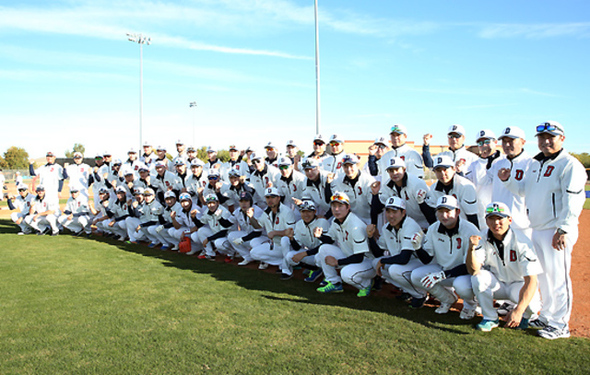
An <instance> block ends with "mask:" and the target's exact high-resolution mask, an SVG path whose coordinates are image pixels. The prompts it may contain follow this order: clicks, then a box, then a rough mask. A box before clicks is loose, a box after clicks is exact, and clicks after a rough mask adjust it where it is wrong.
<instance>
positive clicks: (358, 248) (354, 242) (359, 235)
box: [327, 212, 372, 258]
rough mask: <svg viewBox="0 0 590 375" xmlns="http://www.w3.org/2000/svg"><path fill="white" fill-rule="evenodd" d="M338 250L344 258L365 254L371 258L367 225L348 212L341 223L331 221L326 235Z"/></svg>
mask: <svg viewBox="0 0 590 375" xmlns="http://www.w3.org/2000/svg"><path fill="white" fill-rule="evenodd" d="M327 235H328V236H330V237H331V238H332V239H333V240H334V241H335V242H336V243H335V245H336V246H338V247H339V248H340V250H341V251H342V253H343V254H344V257H345V258H348V257H350V256H351V255H354V254H365V256H366V257H371V258H372V254H371V252H370V251H369V242H368V240H367V224H365V222H364V221H362V220H361V219H359V217H358V216H356V215H355V214H354V213H352V212H350V213H349V214H348V216H346V219H344V222H343V223H339V222H338V220H334V221H332V225H330V229H329V230H328V233H327Z"/></svg>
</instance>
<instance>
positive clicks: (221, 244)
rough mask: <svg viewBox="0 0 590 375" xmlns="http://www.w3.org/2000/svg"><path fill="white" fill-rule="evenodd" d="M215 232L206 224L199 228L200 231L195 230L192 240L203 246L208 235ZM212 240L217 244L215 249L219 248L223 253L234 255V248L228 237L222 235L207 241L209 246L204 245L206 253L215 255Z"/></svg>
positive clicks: (211, 255)
mask: <svg viewBox="0 0 590 375" xmlns="http://www.w3.org/2000/svg"><path fill="white" fill-rule="evenodd" d="M213 234H214V233H213V231H212V230H211V228H209V227H208V226H204V227H201V228H199V230H198V231H196V232H193V234H192V235H191V240H192V241H194V242H197V243H199V244H200V245H201V246H203V241H204V240H205V239H207V237H210V236H212V235H213ZM211 242H213V243H214V244H215V250H217V251H218V252H219V253H221V254H225V255H232V254H233V253H234V249H233V248H232V247H231V246H230V245H229V242H228V240H227V237H221V238H217V239H215V240H213V241H209V242H208V243H207V246H204V248H205V254H207V255H208V256H210V257H214V256H215V250H214V249H213V246H212V245H211Z"/></svg>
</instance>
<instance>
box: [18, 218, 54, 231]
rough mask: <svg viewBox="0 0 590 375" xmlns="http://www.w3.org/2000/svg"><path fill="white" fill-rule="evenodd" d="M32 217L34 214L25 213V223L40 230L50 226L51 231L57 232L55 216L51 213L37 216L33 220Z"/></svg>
mask: <svg viewBox="0 0 590 375" xmlns="http://www.w3.org/2000/svg"><path fill="white" fill-rule="evenodd" d="M34 217H35V214H33V215H27V217H26V218H25V221H26V222H27V224H28V225H29V226H31V227H32V228H33V229H35V230H37V231H40V232H41V231H42V230H45V229H46V228H48V227H49V228H51V232H52V233H57V232H59V229H58V228H57V216H55V215H53V214H51V215H47V216H39V217H38V218H37V220H33V218H34ZM41 228H43V229H41Z"/></svg>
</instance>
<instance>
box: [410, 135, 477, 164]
mask: <svg viewBox="0 0 590 375" xmlns="http://www.w3.org/2000/svg"><path fill="white" fill-rule="evenodd" d="M447 138H448V141H449V150H448V151H443V152H441V153H440V154H438V155H437V156H443V155H446V156H448V157H450V158H451V160H452V161H453V163H454V164H453V166H454V167H456V168H457V173H461V174H464V173H465V172H466V171H467V169H468V168H469V165H470V164H471V163H472V162H474V161H475V160H476V159H477V155H475V154H474V153H473V152H471V151H468V150H467V148H465V129H464V128H463V127H462V126H461V125H451V126H450V127H449V131H448V132H447ZM431 139H432V135H431V134H426V135H425V136H424V145H423V146H422V158H423V159H424V165H425V166H427V167H428V168H432V166H433V164H434V163H433V161H432V156H431V155H430V146H429V144H430V140H431Z"/></svg>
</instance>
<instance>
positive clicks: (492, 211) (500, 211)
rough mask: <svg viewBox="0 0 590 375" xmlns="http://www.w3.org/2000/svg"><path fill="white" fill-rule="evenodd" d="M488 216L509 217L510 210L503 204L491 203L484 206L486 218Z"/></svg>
mask: <svg viewBox="0 0 590 375" xmlns="http://www.w3.org/2000/svg"><path fill="white" fill-rule="evenodd" d="M490 216H500V217H510V209H509V208H508V206H507V205H506V204H505V203H503V202H492V203H490V204H488V205H487V206H486V218H488V217H490Z"/></svg>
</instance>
